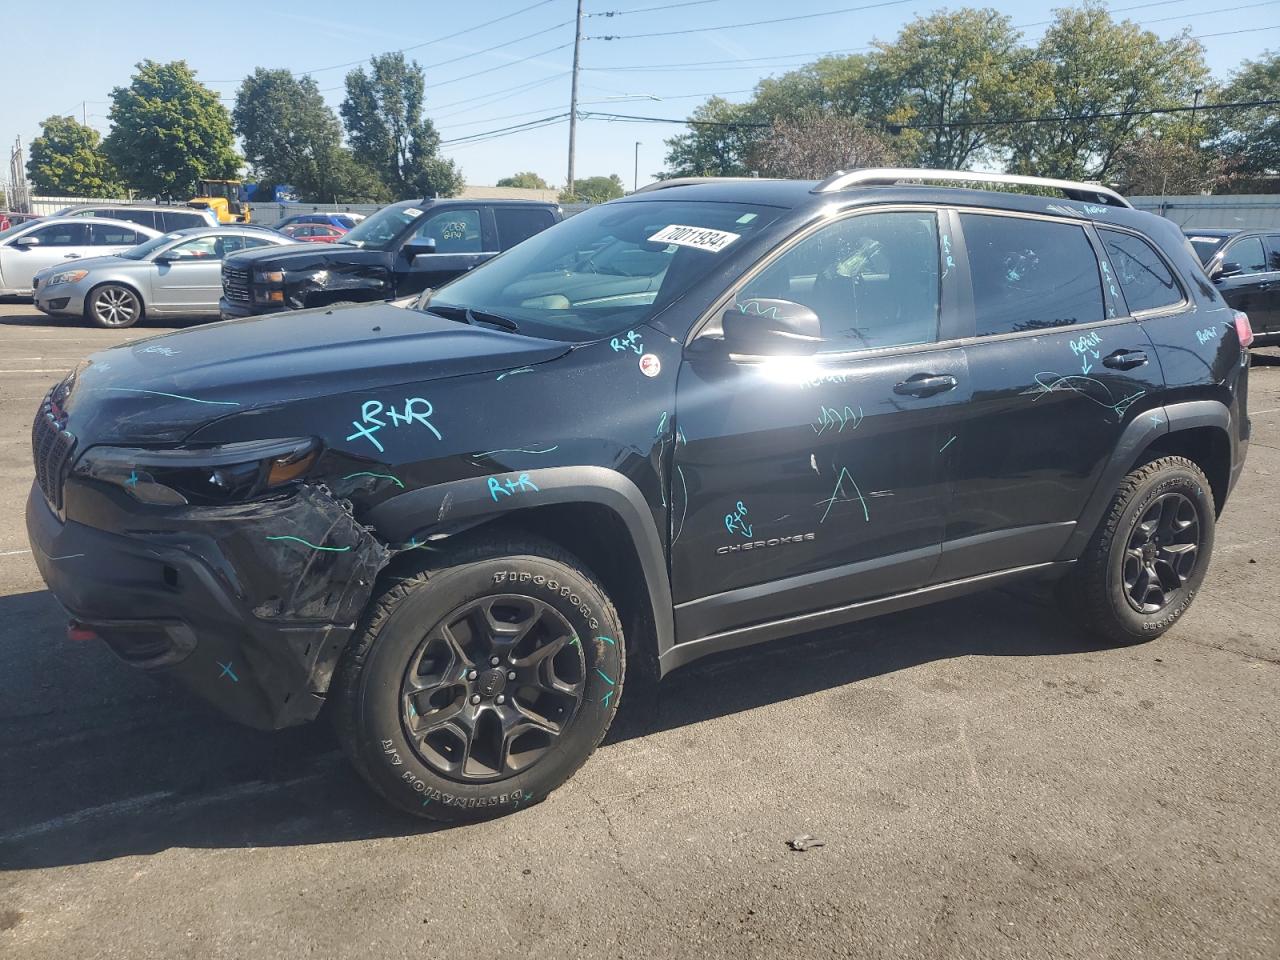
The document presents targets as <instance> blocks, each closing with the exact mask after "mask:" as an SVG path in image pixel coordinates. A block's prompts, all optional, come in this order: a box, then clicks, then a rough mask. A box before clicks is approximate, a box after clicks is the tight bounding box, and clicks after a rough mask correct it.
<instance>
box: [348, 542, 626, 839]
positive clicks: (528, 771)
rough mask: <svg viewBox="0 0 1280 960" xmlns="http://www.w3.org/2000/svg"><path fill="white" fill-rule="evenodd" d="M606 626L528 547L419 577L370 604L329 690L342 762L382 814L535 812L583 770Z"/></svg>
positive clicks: (614, 700)
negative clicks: (386, 807) (389, 807)
mask: <svg viewBox="0 0 1280 960" xmlns="http://www.w3.org/2000/svg"><path fill="white" fill-rule="evenodd" d="M624 671H625V658H624V653H623V637H622V630H621V626H620V624H619V622H618V615H617V613H616V612H615V610H614V608H613V605H612V604H611V603H610V602H609V599H608V597H607V596H606V595H605V593H604V591H603V589H602V588H601V587H600V586H599V585H598V584H597V583H596V581H595V580H594V579H593V578H592V576H591V575H590V573H588V572H587V571H586V570H585V569H583V568H582V566H581V564H580V563H578V561H576V560H575V559H574V558H572V557H570V556H568V555H566V554H564V553H563V552H562V551H560V550H559V549H558V548H556V547H555V546H554V545H552V544H549V543H544V542H541V541H536V540H526V541H520V542H518V543H504V544H488V545H481V546H475V547H471V548H469V549H467V550H465V551H464V552H462V553H460V554H458V555H457V556H455V557H452V558H450V560H449V561H448V563H447V565H442V566H438V567H436V566H430V565H424V566H423V568H422V569H420V570H419V571H418V572H415V573H412V574H410V575H407V576H402V577H400V578H398V579H397V580H395V581H394V582H392V583H391V584H389V585H388V586H387V587H386V589H385V590H384V591H383V592H382V593H381V595H379V596H378V597H376V598H375V599H374V600H373V601H372V602H371V604H370V608H369V613H368V614H367V617H366V621H365V623H364V625H363V627H362V630H361V632H360V633H359V634H358V635H357V637H356V638H355V639H354V640H353V641H352V643H351V646H350V647H349V648H348V650H347V652H346V654H345V655H344V659H343V662H342V664H341V666H340V668H339V673H338V675H337V677H336V678H335V680H334V684H333V701H334V707H335V710H334V719H335V722H336V725H337V729H338V734H339V737H340V739H341V740H342V742H343V746H344V748H345V750H346V751H347V754H348V755H349V756H350V758H351V760H352V761H353V763H354V764H355V766H356V767H357V769H359V770H360V772H361V773H362V774H363V775H364V777H365V778H366V779H367V780H368V781H369V783H370V784H371V785H372V786H373V787H374V789H376V790H377V791H378V792H379V793H381V794H382V795H383V796H384V797H386V798H387V799H388V800H389V801H390V802H391V803H392V804H394V805H395V806H397V807H399V808H401V809H403V810H406V811H408V812H410V813H413V814H416V815H418V816H424V817H430V818H432V819H437V820H464V819H473V818H476V817H477V816H492V815H494V814H499V813H505V812H510V811H513V810H518V809H520V808H521V807H525V806H528V805H529V804H531V803H534V802H537V801H539V800H541V799H543V798H544V797H546V795H547V794H548V793H550V792H551V791H552V790H554V789H555V788H556V787H558V786H559V785H560V784H562V783H564V782H565V781H566V780H567V779H569V777H570V776H572V775H573V773H574V772H575V771H576V770H577V769H578V768H579V767H580V766H581V765H582V764H583V763H584V762H586V759H587V757H589V756H590V755H591V753H592V751H594V750H595V748H596V745H597V744H598V743H599V742H600V740H601V739H602V738H603V737H604V735H605V733H606V732H607V731H608V729H609V725H610V723H611V722H612V720H613V717H614V714H615V713H616V712H617V709H618V700H619V698H620V697H621V695H622V683H623V674H624Z"/></svg>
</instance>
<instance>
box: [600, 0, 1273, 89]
mask: <svg viewBox="0 0 1280 960" xmlns="http://www.w3.org/2000/svg"><path fill="white" fill-rule="evenodd" d="M1185 2H1187V0H1157V2H1154V3H1152V2H1148V3H1137V4H1133V5H1132V6H1128V7H1114V8H1109V9H1108V10H1107V13H1109V14H1114V13H1128V12H1131V11H1133V10H1146V9H1149V8H1150V7H1168V6H1172V5H1173V4H1175V3H1185ZM1274 3H1275V0H1266V2H1263V3H1250V4H1245V5H1243V6H1238V7H1226V8H1215V9H1212V10H1199V11H1196V12H1194V13H1188V14H1183V15H1179V16H1171V17H1160V18H1158V19H1155V20H1141V21H1137V25H1138V26H1145V25H1147V24H1152V23H1164V22H1166V21H1169V20H1190V19H1192V18H1193V17H1205V16H1209V15H1211V14H1213V15H1218V14H1223V13H1231V12H1233V11H1236V10H1248V9H1251V8H1253V7H1266V6H1271V5H1272V4H1274ZM1054 22H1055V21H1053V20H1037V21H1035V22H1034V23H1015V24H1014V25H1013V29H1014V30H1025V29H1028V28H1030V27H1042V26H1044V25H1045V24H1049V23H1054ZM742 26H746V24H742ZM1262 29H1267V28H1265V27H1264V28H1262ZM1245 32H1247V31H1245ZM1225 35H1226V34H1205V35H1204V36H1225ZM873 46H874V44H863V45H861V46H858V47H842V48H840V49H837V50H810V51H806V52H801V51H797V52H795V53H774V54H770V55H768V56H763V57H746V58H737V59H735V61H734V63H735V64H741V65H742V66H741V67H739V66H734V65H731V66H724V65H716V66H708V65H707V62H706V60H686V61H683V62H677V63H664V64H652V63H645V64H627V65H623V66H610V67H583V68H582V69H584V70H590V71H592V72H593V73H631V72H663V71H670V70H671V69H673V68H681V69H686V68H687V69H689V70H699V71H703V70H705V71H718V70H737V69H750V67H748V66H747V65H749V64H763V63H764V61H767V60H779V61H781V60H787V61H796V63H797V64H804V63H807V62H809V60H808V58H811V57H814V58H821V57H831V56H836V55H838V54H845V53H859V52H861V51H863V50H870V49H872V47H873ZM796 58H800V59H799V60H797V59H796ZM769 65H770V66H791V65H792V64H791V63H776V64H769Z"/></svg>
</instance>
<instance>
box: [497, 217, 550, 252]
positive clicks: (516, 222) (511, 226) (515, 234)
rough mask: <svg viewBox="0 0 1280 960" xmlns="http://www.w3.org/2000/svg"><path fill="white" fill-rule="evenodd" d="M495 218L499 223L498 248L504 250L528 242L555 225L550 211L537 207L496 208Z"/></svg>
mask: <svg viewBox="0 0 1280 960" xmlns="http://www.w3.org/2000/svg"><path fill="white" fill-rule="evenodd" d="M493 216H494V219H495V220H497V222H498V246H499V247H501V248H502V249H503V250H507V249H510V248H511V247H514V246H515V245H516V244H517V243H519V242H520V241H522V240H528V239H529V238H530V237H532V236H533V235H534V234H535V233H540V232H542V231H543V230H545V229H547V227H549V226H551V225H552V224H553V223H555V217H553V216H552V215H551V211H550V210H545V209H541V208H536V207H535V208H533V209H528V208H522V207H494V208H493Z"/></svg>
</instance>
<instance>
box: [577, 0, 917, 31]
mask: <svg viewBox="0 0 1280 960" xmlns="http://www.w3.org/2000/svg"><path fill="white" fill-rule="evenodd" d="M912 2H914V0H881V2H880V3H868V4H864V5H862V6H860V7H842V8H841V9H839V10H824V11H823V12H821V13H800V14H796V15H795V16H792V17H776V18H774V19H772V20H749V21H747V22H746V23H726V24H721V25H719V26H715V27H688V28H686V29H684V30H659V31H657V32H654V33H627V34H621V35H611V36H603V37H591V38H590V39H592V40H640V39H643V38H648V37H677V36H682V35H684V34H689V33H710V32H712V31H719V30H737V29H739V28H741V27H759V26H763V25H765V24H772V23H794V22H795V21H797V20H814V19H816V18H818V17H834V16H837V15H839V14H842V13H857V12H858V11H860V10H875V9H878V8H880V7H900V6H902V5H903V4H904V3H912Z"/></svg>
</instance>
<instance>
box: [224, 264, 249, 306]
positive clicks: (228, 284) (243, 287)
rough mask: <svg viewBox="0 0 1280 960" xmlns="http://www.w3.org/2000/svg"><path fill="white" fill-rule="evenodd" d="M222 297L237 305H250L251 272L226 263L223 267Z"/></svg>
mask: <svg viewBox="0 0 1280 960" xmlns="http://www.w3.org/2000/svg"><path fill="white" fill-rule="evenodd" d="M222 295H223V296H224V297H226V298H227V299H228V300H230V301H234V302H236V303H248V302H249V271H248V270H245V269H242V268H239V267H233V266H231V265H230V264H227V263H224V264H223V265H222Z"/></svg>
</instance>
